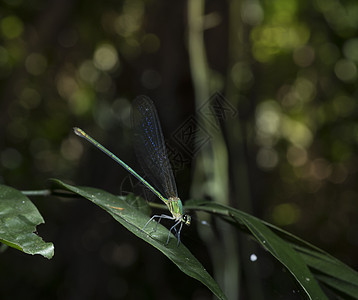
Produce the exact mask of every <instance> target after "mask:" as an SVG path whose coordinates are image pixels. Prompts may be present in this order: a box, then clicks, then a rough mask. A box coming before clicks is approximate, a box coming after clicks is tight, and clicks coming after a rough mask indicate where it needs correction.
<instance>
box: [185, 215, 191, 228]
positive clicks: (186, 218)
mask: <svg viewBox="0 0 358 300" xmlns="http://www.w3.org/2000/svg"><path fill="white" fill-rule="evenodd" d="M183 222H184V223H185V225H188V226H189V225H190V222H191V217H190V216H188V215H184V216H183Z"/></svg>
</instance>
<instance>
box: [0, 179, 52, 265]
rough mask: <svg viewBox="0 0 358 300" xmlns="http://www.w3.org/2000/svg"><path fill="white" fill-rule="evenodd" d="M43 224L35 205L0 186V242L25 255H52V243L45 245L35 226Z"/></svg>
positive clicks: (15, 191) (18, 193)
mask: <svg viewBox="0 0 358 300" xmlns="http://www.w3.org/2000/svg"><path fill="white" fill-rule="evenodd" d="M42 223H45V222H44V220H43V218H42V216H41V215H40V213H39V211H38V210H37V208H36V207H35V205H34V204H33V203H32V202H31V201H30V200H29V199H28V198H27V197H26V196H24V195H23V194H22V193H21V192H20V191H18V190H15V189H14V188H11V187H8V186H5V185H0V242H1V243H4V244H6V245H8V246H10V247H13V248H16V249H18V250H21V251H23V252H25V253H27V254H32V255H34V254H40V255H42V256H44V257H46V258H52V256H53V255H54V246H53V244H52V243H45V242H44V241H43V240H42V239H41V238H40V237H39V236H38V235H37V234H35V233H34V231H36V226H37V225H39V224H42Z"/></svg>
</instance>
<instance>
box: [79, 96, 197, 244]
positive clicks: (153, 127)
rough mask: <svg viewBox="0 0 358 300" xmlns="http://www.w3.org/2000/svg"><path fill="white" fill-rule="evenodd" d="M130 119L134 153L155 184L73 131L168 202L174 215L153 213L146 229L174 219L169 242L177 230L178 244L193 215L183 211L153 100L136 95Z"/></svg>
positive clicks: (103, 148)
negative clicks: (153, 223) (164, 220)
mask: <svg viewBox="0 0 358 300" xmlns="http://www.w3.org/2000/svg"><path fill="white" fill-rule="evenodd" d="M131 119H132V127H133V133H134V134H133V137H134V139H133V141H134V148H135V152H136V154H137V158H138V160H139V162H140V164H141V166H142V168H143V170H144V172H145V174H146V175H147V176H148V178H149V179H150V180H151V182H152V184H153V185H152V184H150V183H149V182H148V181H147V180H145V179H144V178H143V177H142V176H140V175H139V174H138V173H137V172H136V171H134V170H133V169H132V168H131V167H130V166H128V165H127V164H126V163H125V162H123V161H122V160H121V159H120V158H118V157H117V156H116V155H114V154H113V153H112V152H111V151H109V150H108V149H106V148H105V147H104V146H102V145H101V144H100V143H98V142H97V141H96V140H95V139H93V138H92V137H90V136H89V135H88V134H87V133H85V132H84V131H83V130H82V129H80V128H77V127H75V128H74V129H73V130H74V132H75V134H77V135H78V136H80V137H82V138H84V139H86V140H87V141H88V142H90V143H91V144H93V145H94V146H95V147H97V148H98V149H99V150H101V151H103V152H104V153H105V154H107V155H108V156H109V157H111V158H112V159H113V160H114V161H116V162H117V163H119V164H120V165H121V166H122V167H123V168H125V169H126V170H127V171H128V172H129V173H131V174H132V175H133V176H135V177H136V178H137V179H138V180H139V181H140V182H141V183H142V184H143V185H144V186H146V187H147V188H148V189H149V190H151V191H152V192H153V193H154V194H155V195H156V196H157V197H158V198H159V199H160V200H162V201H163V202H164V203H165V205H166V206H167V207H168V209H169V212H170V213H171V216H170V215H165V214H162V215H154V216H152V217H151V218H150V219H149V221H148V222H147V223H146V224H145V225H144V227H143V230H144V229H145V228H146V227H147V225H148V224H149V223H150V222H151V221H152V220H154V219H155V218H158V223H160V221H161V220H162V219H170V220H173V221H174V225H173V226H172V227H171V228H170V230H169V234H168V238H167V242H166V244H168V243H169V237H170V233H171V232H172V231H174V232H175V235H176V237H177V240H178V242H177V245H178V246H179V244H180V232H181V230H182V227H183V224H185V225H188V226H189V225H190V222H191V217H190V216H189V215H186V214H184V212H183V204H182V202H181V200H180V198H179V197H178V192H177V187H176V183H175V179H174V174H173V171H172V168H171V166H170V162H169V159H168V155H167V151H166V147H165V143H164V137H163V133H162V129H161V126H160V123H159V118H158V113H157V110H156V108H155V106H154V103H153V101H152V100H151V99H150V98H148V97H146V96H139V97H137V98H136V99H135V100H134V101H133V106H132V115H131ZM178 226H179V228H177V227H178Z"/></svg>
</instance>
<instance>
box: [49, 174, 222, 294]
mask: <svg viewBox="0 0 358 300" xmlns="http://www.w3.org/2000/svg"><path fill="white" fill-rule="evenodd" d="M51 182H52V184H53V185H52V188H60V189H65V190H67V191H71V192H73V193H76V194H78V195H81V196H82V197H84V198H86V199H88V200H90V201H92V202H93V203H95V204H97V205H98V206H100V207H101V208H103V209H104V210H106V211H107V212H108V213H109V214H111V215H112V217H113V218H114V219H115V220H116V221H118V222H119V223H121V224H122V225H123V226H124V227H126V228H127V229H128V230H129V231H131V232H132V233H134V234H135V235H136V236H138V237H139V238H141V239H142V240H144V241H146V242H147V243H149V244H151V245H152V246H153V247H155V248H157V249H158V250H159V251H161V252H162V253H163V254H164V255H165V256H167V257H168V258H169V259H170V260H171V261H172V262H173V263H174V264H176V265H177V266H178V268H179V269H180V270H181V271H182V272H184V273H185V274H187V275H188V276H190V277H193V278H195V279H197V280H199V281H200V282H202V283H203V284H204V285H206V286H207V287H208V288H209V289H210V290H211V291H212V292H213V293H214V294H215V295H216V297H218V298H219V299H226V296H225V295H224V294H223V292H222V291H221V289H220V287H219V286H218V284H217V283H216V282H215V281H214V279H213V278H212V277H211V276H210V274H209V273H208V272H207V271H206V270H205V269H204V267H203V266H202V265H201V263H200V262H199V261H198V260H197V259H196V258H195V257H194V256H193V255H192V254H191V253H190V251H189V250H188V249H187V248H186V247H185V246H184V245H183V244H180V246H179V247H177V241H176V238H175V237H174V236H173V235H172V236H171V238H170V241H169V243H168V245H166V240H167V236H168V233H169V232H168V229H167V228H165V227H164V226H162V225H160V224H158V227H157V230H155V228H156V226H157V222H155V221H152V222H151V223H150V224H149V225H148V226H147V227H146V228H145V231H144V230H143V229H142V228H143V227H144V225H145V224H146V223H147V221H148V220H149V216H148V214H146V213H144V211H145V210H143V209H140V210H139V209H138V208H137V207H135V205H133V203H130V202H132V201H133V200H134V198H133V196H128V197H122V196H114V195H112V194H110V193H107V192H105V191H102V190H99V189H95V188H90V187H75V186H71V185H69V184H66V183H63V182H61V181H60V180H56V179H53V180H51ZM139 207H143V205H139Z"/></svg>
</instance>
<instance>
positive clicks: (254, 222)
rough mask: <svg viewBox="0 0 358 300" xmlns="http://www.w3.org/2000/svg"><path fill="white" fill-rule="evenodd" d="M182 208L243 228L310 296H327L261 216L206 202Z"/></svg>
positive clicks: (292, 250)
mask: <svg viewBox="0 0 358 300" xmlns="http://www.w3.org/2000/svg"><path fill="white" fill-rule="evenodd" d="M185 208H186V209H191V210H202V211H206V212H211V213H214V214H216V215H219V216H221V217H223V219H224V220H226V221H229V222H230V223H233V224H236V225H237V226H239V227H244V228H246V230H248V231H249V232H250V233H251V234H252V235H253V236H254V237H255V238H256V240H257V241H258V242H259V243H260V244H261V245H262V246H263V247H264V248H265V249H266V250H268V251H269V252H270V253H271V254H272V255H273V256H274V257H275V258H276V259H277V260H279V261H280V262H281V263H282V264H283V265H284V266H285V267H286V268H287V269H288V270H289V271H290V273H291V274H292V275H293V276H294V277H295V279H296V280H297V282H298V283H299V284H300V286H301V287H302V289H303V291H304V292H305V293H306V295H307V296H308V298H309V299H320V300H321V299H327V296H326V295H325V294H324V293H323V291H322V289H321V288H320V287H319V285H318V283H317V281H316V280H315V278H314V277H313V275H312V273H311V271H310V270H309V268H308V266H307V265H306V263H305V262H304V260H303V259H302V257H301V256H300V255H299V254H298V253H297V252H296V251H295V250H294V249H293V247H292V246H291V245H290V244H289V243H288V242H286V241H284V240H283V239H282V238H281V237H279V236H278V235H277V234H275V233H274V232H273V231H272V230H271V229H270V228H268V227H267V226H266V225H265V224H264V222H262V221H261V220H260V219H258V218H255V217H253V216H250V215H249V214H246V213H243V212H241V211H239V210H237V209H233V208H231V207H227V206H224V205H221V204H217V203H213V202H207V201H195V200H191V201H187V202H186V205H185Z"/></svg>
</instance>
